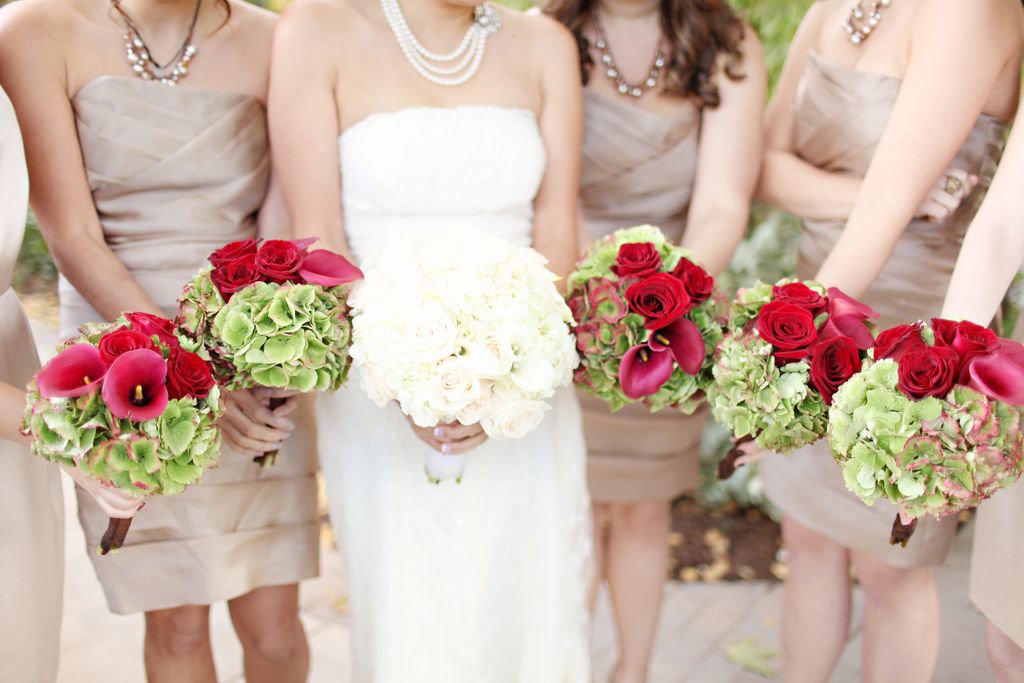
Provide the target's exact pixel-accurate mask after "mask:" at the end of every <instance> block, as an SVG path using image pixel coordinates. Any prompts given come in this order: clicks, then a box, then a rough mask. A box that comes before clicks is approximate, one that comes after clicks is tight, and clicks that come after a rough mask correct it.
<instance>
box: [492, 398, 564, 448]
mask: <svg viewBox="0 0 1024 683" xmlns="http://www.w3.org/2000/svg"><path fill="white" fill-rule="evenodd" d="M548 408H550V406H549V405H548V404H547V403H545V402H544V401H530V400H527V399H513V400H506V399H503V398H497V399H495V400H494V402H493V403H492V404H491V412H490V414H489V415H486V416H484V418H483V419H482V420H480V426H481V427H483V428H484V431H485V432H487V436H489V437H491V438H492V439H521V438H523V437H524V436H526V435H527V434H529V433H530V432H532V431H533V430H534V429H536V428H537V427H538V426H540V423H541V421H543V420H544V413H545V412H547V410H548Z"/></svg>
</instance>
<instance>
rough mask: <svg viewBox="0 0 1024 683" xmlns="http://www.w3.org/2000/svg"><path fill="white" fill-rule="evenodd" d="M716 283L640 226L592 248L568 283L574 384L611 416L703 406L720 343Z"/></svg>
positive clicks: (648, 228)
mask: <svg viewBox="0 0 1024 683" xmlns="http://www.w3.org/2000/svg"><path fill="white" fill-rule="evenodd" d="M714 286H715V281H714V279H713V278H712V277H711V276H710V275H709V274H708V273H707V271H705V270H704V269H703V268H701V267H700V266H698V265H697V264H695V263H694V262H693V261H692V260H690V254H689V252H687V251H686V250H685V249H682V248H680V247H676V246H673V245H672V244H671V243H670V242H668V241H667V240H666V239H665V236H664V235H663V234H662V233H661V231H660V230H659V229H658V228H656V227H653V226H650V225H644V226H639V227H635V228H628V229H625V230H619V231H617V232H615V233H614V234H612V235H609V236H608V237H606V238H605V239H603V240H601V241H599V242H598V243H597V244H595V245H594V246H593V247H591V249H590V250H589V251H588V252H587V253H586V255H585V256H584V257H583V258H582V259H581V260H580V262H579V264H578V266H577V268H576V271H575V272H574V273H573V274H572V275H570V276H569V294H568V299H567V301H568V304H569V308H570V309H571V310H572V312H573V317H574V318H575V320H576V323H577V327H576V348H577V350H578V351H579V352H580V358H581V360H580V366H579V368H578V369H577V370H576V374H575V381H576V384H577V385H579V386H581V387H583V388H584V389H585V390H586V391H587V392H588V393H590V394H592V395H594V396H596V397H598V398H600V399H601V400H603V401H604V402H605V403H607V404H608V406H609V407H610V408H611V409H612V411H617V410H619V409H621V408H622V407H623V406H624V405H626V404H629V403H634V402H637V401H642V402H643V403H644V405H646V406H648V407H649V408H650V409H651V410H652V411H655V412H656V411H659V410H662V409H664V408H674V409H677V410H679V411H681V412H683V413H685V414H687V415H689V414H691V413H693V412H694V411H695V410H696V409H697V408H698V407H699V406H700V404H701V403H702V402H703V400H704V389H705V388H706V387H707V385H708V384H709V383H710V382H711V380H712V375H711V368H712V365H713V362H712V361H713V359H714V351H715V347H716V346H717V344H718V342H719V341H721V339H722V323H723V322H724V321H722V320H720V319H719V310H718V309H719V307H718V305H717V304H716V302H715V299H714V297H713V293H714Z"/></svg>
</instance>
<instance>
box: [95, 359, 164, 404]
mask: <svg viewBox="0 0 1024 683" xmlns="http://www.w3.org/2000/svg"><path fill="white" fill-rule="evenodd" d="M166 378H167V363H166V361H164V357H163V356H162V355H160V354H159V353H157V352H156V351H151V350H149V349H137V350H135V351H129V352H128V353H125V354H122V355H120V356H118V357H117V359H116V360H114V362H113V363H111V365H110V369H109V370H108V371H107V377H106V379H105V381H104V382H103V401H104V402H105V403H106V404H107V408H108V409H110V412H111V414H112V415H114V416H115V417H119V418H121V419H125V418H127V419H129V420H131V421H132V422H145V421H146V420H152V419H154V418H156V417H159V416H160V415H161V414H162V413H163V412H164V409H165V408H166V407H167V401H168V398H169V397H168V394H167V386H166V385H165V384H164V380H165V379H166Z"/></svg>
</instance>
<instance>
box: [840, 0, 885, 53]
mask: <svg viewBox="0 0 1024 683" xmlns="http://www.w3.org/2000/svg"><path fill="white" fill-rule="evenodd" d="M890 5H892V0H871V2H870V3H869V4H868V6H867V8H865V7H864V1H863V0H857V4H855V5H854V6H853V9H851V10H850V16H849V17H848V18H847V19H846V21H844V22H843V30H844V31H846V35H847V37H849V39H850V42H851V43H853V44H854V45H860V44H861V43H863V42H864V41H865V40H867V39H868V38H869V37H870V36H871V33H872V32H873V31H874V30H875V29H876V28H878V25H879V24H880V23H881V22H882V11H883V10H887V9H889V6H890Z"/></svg>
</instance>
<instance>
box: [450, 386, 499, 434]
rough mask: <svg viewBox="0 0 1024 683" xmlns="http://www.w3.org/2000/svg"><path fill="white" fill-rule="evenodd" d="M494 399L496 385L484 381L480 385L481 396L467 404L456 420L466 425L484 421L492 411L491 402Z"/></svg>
mask: <svg viewBox="0 0 1024 683" xmlns="http://www.w3.org/2000/svg"><path fill="white" fill-rule="evenodd" d="M493 397H494V385H493V384H491V383H490V382H487V381H483V382H481V383H480V396H479V397H477V399H476V400H475V401H473V402H472V403H469V404H467V405H466V406H465V407H463V408H462V410H460V411H459V413H458V415H456V416H455V419H456V420H458V421H459V422H460V423H462V424H464V425H475V424H477V423H479V422H480V420H482V419H483V416H484V415H486V414H487V413H488V412H490V410H491V401H492V400H493Z"/></svg>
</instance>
